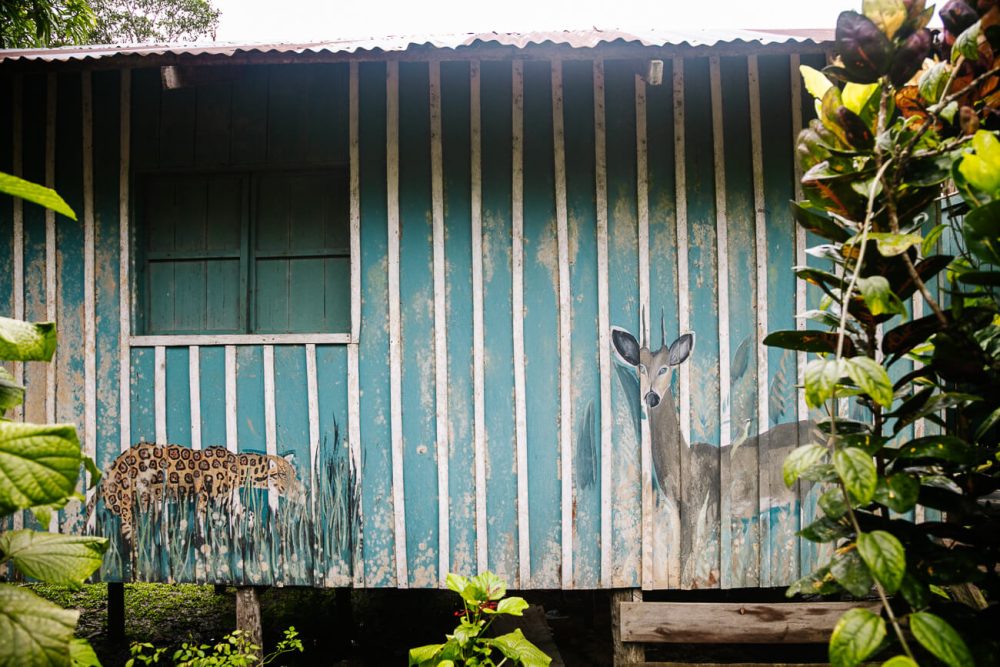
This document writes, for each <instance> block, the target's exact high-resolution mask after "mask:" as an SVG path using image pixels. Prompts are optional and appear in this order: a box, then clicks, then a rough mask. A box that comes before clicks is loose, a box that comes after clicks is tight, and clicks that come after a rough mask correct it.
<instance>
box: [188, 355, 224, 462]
mask: <svg viewBox="0 0 1000 667" xmlns="http://www.w3.org/2000/svg"><path fill="white" fill-rule="evenodd" d="M191 358H192V359H194V358H197V360H198V378H197V382H196V383H195V382H194V380H192V384H191V392H192V394H194V393H197V394H198V410H199V413H200V417H201V418H200V419H199V420H198V427H197V428H198V431H199V433H198V435H199V436H200V439H199V440H195V438H194V429H195V419H194V413H193V412H192V415H191V430H192V436H191V446H192V447H194V445H195V443H196V442H200V443H201V446H202V448H206V447H225V446H226V397H227V391H226V388H227V385H228V382H227V378H226V348H225V347H224V346H220V345H212V346H206V347H199V348H198V352H197V354H195V353H194V349H193V348H192V352H191ZM192 370H193V369H192ZM196 385H197V386H196ZM193 403H194V399H193V398H192V404H193Z"/></svg>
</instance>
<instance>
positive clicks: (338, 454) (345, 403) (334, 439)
mask: <svg viewBox="0 0 1000 667" xmlns="http://www.w3.org/2000/svg"><path fill="white" fill-rule="evenodd" d="M383 88H384V85H383ZM383 228H384V226H383ZM350 349H351V348H350V347H348V346H343V345H317V346H316V384H317V389H318V412H319V433H321V434H322V436H321V437H322V441H321V442H320V448H319V453H318V454H317V460H318V462H319V464H318V466H317V479H316V484H317V492H316V496H317V497H316V506H317V512H316V513H317V516H319V517H321V523H320V526H321V528H320V530H319V531H317V533H318V534H317V538H319V540H320V543H321V548H322V549H323V551H322V553H321V554H318V555H317V561H316V567H317V571H318V572H321V573H322V574H323V577H322V582H323V585H324V586H350V585H351V582H352V581H356V580H357V579H358V577H359V576H360V574H359V573H358V572H357V571H354V572H352V568H353V567H354V563H356V562H357V561H355V558H356V557H357V556H358V554H359V550H360V548H361V545H360V544H359V542H360V529H361V525H360V523H359V522H360V521H361V518H360V516H359V515H358V513H357V512H358V507H359V504H360V500H361V498H360V490H359V487H358V484H359V482H360V480H359V479H358V477H357V476H356V475H357V468H355V467H354V463H353V462H352V461H351V460H350V456H351V449H350V446H349V443H347V442H345V441H344V425H345V423H346V421H345V420H346V419H349V417H348V411H349V409H350V408H349V405H350V400H349V397H348V384H349V382H348V373H349V371H348V364H349V362H348V357H349V356H350ZM300 391H301V390H300ZM300 409H301V408H300Z"/></svg>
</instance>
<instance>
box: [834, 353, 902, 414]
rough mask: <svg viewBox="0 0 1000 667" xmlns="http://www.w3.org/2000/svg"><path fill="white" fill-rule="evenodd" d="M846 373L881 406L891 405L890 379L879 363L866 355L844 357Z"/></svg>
mask: <svg viewBox="0 0 1000 667" xmlns="http://www.w3.org/2000/svg"><path fill="white" fill-rule="evenodd" d="M844 365H845V368H846V369H847V374H848V376H850V378H851V380H853V381H854V384H856V385H858V387H859V388H860V389H861V391H863V392H865V393H866V394H868V395H869V396H871V398H872V400H873V401H875V402H876V403H878V404H879V405H881V406H883V407H886V408H888V407H891V406H892V380H890V379H889V374H888V373H887V372H886V370H885V368H883V367H882V365H881V364H880V363H878V362H877V361H875V360H874V359H869V358H868V357H852V358H850V359H844Z"/></svg>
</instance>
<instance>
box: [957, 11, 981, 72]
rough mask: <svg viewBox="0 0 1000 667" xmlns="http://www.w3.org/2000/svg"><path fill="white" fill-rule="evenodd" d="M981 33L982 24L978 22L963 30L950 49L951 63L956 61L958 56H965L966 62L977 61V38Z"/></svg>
mask: <svg viewBox="0 0 1000 667" xmlns="http://www.w3.org/2000/svg"><path fill="white" fill-rule="evenodd" d="M982 32H983V24H982V23H981V22H980V21H976V22H975V23H973V24H972V25H970V26H969V27H968V28H966V29H965V30H963V31H962V34H961V35H959V36H958V37H956V38H955V43H954V44H953V45H952V47H951V61H952V62H955V61H957V60H958V57H959V56H965V59H966V60H973V61H975V60H979V36H980V35H981V34H982Z"/></svg>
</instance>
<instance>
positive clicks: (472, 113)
mask: <svg viewBox="0 0 1000 667" xmlns="http://www.w3.org/2000/svg"><path fill="white" fill-rule="evenodd" d="M480 68H481V65H480V63H479V61H478V60H474V61H471V62H470V63H469V144H470V145H469V181H470V183H469V209H470V210H469V218H470V221H471V236H472V238H471V243H472V249H471V250H472V253H471V258H470V259H471V262H472V378H473V379H472V385H473V387H472V400H473V417H472V424H473V427H472V428H473V435H472V439H473V449H474V451H475V455H474V462H475V473H474V474H475V492H476V570H477V571H478V572H483V571H485V570H487V569H489V528H488V525H487V522H486V400H485V393H486V380H485V363H486V362H485V355H484V350H483V347H484V333H483V254H484V252H483V169H482V150H483V137H482V132H483V130H482V114H481V108H482V107H481V104H482V101H481V95H480V84H481V75H480ZM452 340H454V336H452Z"/></svg>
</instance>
